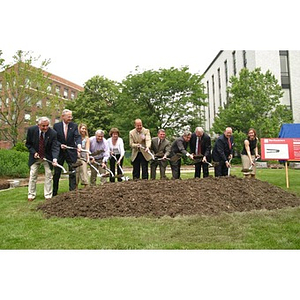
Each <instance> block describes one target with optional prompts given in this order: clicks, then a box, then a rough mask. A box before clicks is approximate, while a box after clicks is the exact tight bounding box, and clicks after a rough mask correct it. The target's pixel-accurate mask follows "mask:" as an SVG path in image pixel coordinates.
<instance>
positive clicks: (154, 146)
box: [150, 137, 171, 156]
mask: <svg viewBox="0 0 300 300" xmlns="http://www.w3.org/2000/svg"><path fill="white" fill-rule="evenodd" d="M158 141H159V137H154V138H152V140H151V147H150V149H151V150H152V152H153V153H154V156H155V155H156V154H157V153H163V154H164V155H166V156H169V155H170V151H171V144H170V142H169V141H168V140H167V139H163V140H161V141H160V143H159V145H158Z"/></svg>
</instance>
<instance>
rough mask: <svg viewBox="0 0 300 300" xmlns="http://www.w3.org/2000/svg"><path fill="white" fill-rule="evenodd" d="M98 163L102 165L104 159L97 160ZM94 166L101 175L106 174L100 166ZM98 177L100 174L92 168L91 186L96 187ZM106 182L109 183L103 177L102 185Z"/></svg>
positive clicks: (101, 179)
mask: <svg viewBox="0 0 300 300" xmlns="http://www.w3.org/2000/svg"><path fill="white" fill-rule="evenodd" d="M96 162H98V163H100V164H101V163H102V159H96ZM92 165H93V166H94V167H95V168H96V169H97V170H98V171H99V173H100V174H104V173H106V171H105V170H104V169H103V168H101V167H100V166H99V165H98V164H95V163H93V164H92ZM97 175H98V173H97V172H96V171H95V170H94V168H91V185H96V182H97ZM105 182H107V178H106V177H101V178H100V183H101V184H103V183H105Z"/></svg>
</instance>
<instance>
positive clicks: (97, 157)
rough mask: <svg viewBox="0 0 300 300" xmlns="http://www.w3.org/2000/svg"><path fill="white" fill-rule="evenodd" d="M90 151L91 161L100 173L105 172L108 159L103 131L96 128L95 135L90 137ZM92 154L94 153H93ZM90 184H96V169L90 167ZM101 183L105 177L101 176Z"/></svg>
mask: <svg viewBox="0 0 300 300" xmlns="http://www.w3.org/2000/svg"><path fill="white" fill-rule="evenodd" d="M90 151H91V153H92V157H91V163H92V164H93V166H94V167H95V168H96V169H97V170H98V171H99V173H100V174H104V173H106V171H105V169H106V168H107V165H106V164H107V161H108V159H109V156H110V153H109V146H108V142H107V140H106V138H105V137H104V131H103V130H101V129H98V130H97V131H96V132H95V135H94V136H92V137H90ZM93 154H94V155H93ZM90 180H91V185H92V186H93V185H96V181H97V171H96V170H95V169H94V168H91V179H90ZM100 181H101V183H104V182H106V181H107V178H105V177H101V179H100Z"/></svg>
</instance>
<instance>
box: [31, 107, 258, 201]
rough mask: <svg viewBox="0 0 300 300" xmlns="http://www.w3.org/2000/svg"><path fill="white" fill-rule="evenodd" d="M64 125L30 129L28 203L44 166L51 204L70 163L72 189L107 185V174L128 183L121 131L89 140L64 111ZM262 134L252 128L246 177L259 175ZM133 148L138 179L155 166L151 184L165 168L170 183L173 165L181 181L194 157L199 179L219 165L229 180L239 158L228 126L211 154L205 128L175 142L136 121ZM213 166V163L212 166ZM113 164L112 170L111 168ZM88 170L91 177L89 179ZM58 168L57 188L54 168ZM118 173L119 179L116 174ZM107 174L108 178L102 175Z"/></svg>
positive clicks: (247, 143)
mask: <svg viewBox="0 0 300 300" xmlns="http://www.w3.org/2000/svg"><path fill="white" fill-rule="evenodd" d="M61 118H62V120H61V122H58V123H55V124H54V126H53V129H52V128H50V120H49V119H48V118H47V117H41V118H39V120H38V124H37V125H35V126H32V127H30V128H29V129H28V132H27V138H26V147H27V148H28V150H29V167H30V178H29V185H28V201H33V200H34V199H35V197H36V182H37V176H38V169H39V166H40V165H41V164H42V165H43V166H44V168H45V184H44V197H45V199H50V198H51V197H53V196H55V195H57V193H58V188H59V180H60V177H61V173H62V171H65V169H64V168H63V167H62V166H63V164H64V163H65V162H66V163H67V165H68V174H69V190H70V191H71V190H75V189H76V188H77V187H78V184H79V182H81V185H83V186H85V187H86V186H88V185H89V184H90V185H92V186H93V185H96V181H97V176H98V175H100V182H101V183H104V182H106V181H107V178H106V176H104V175H105V174H107V171H109V174H110V178H109V180H110V182H115V179H116V178H117V180H118V181H122V178H124V172H123V169H122V166H123V160H124V155H125V149H124V142H123V139H122V138H121V137H120V132H119V130H118V128H112V129H111V130H110V131H109V136H110V137H109V138H108V139H106V138H105V137H104V131H103V130H101V129H99V130H97V131H96V132H95V135H94V136H92V137H89V134H88V128H87V125H86V124H79V126H78V125H77V124H76V123H74V122H72V119H73V118H72V111H70V110H68V109H65V110H63V112H62V116H61ZM257 140H258V139H257V137H256V132H255V130H254V129H253V128H251V129H250V130H249V132H248V138H247V139H246V140H245V141H244V149H243V151H242V164H243V170H244V171H245V172H244V174H245V176H252V177H253V176H255V160H256V159H257V158H258V157H259V154H258V148H257ZM129 146H130V148H131V163H132V167H133V168H132V178H133V179H134V180H135V179H140V178H141V179H148V178H149V174H148V165H149V162H150V179H152V180H154V179H156V170H157V167H159V172H160V179H167V177H166V168H167V165H168V164H170V167H171V171H172V179H180V171H181V159H182V157H184V156H185V157H188V158H190V159H191V160H192V161H193V163H194V165H195V173H194V177H195V178H197V177H198V178H200V176H201V170H202V171H203V177H208V176H209V167H210V166H214V171H215V176H216V177H218V176H227V175H228V171H229V170H230V167H231V165H230V162H231V159H232V157H233V146H234V143H233V136H232V128H230V127H228V128H226V129H225V131H224V133H223V134H222V135H221V136H220V137H219V138H218V139H217V140H216V143H215V145H214V148H213V149H211V138H210V136H209V135H208V134H207V133H206V132H204V130H203V128H202V127H197V128H196V129H195V132H193V133H192V132H190V131H184V133H183V134H182V136H180V137H178V138H177V139H175V140H174V141H173V142H172V143H171V142H170V141H169V140H168V139H167V138H166V133H165V130H164V129H159V130H158V133H157V136H156V137H153V138H151V134H150V130H149V129H147V128H145V127H143V123H142V120H141V119H136V120H135V121H134V128H133V129H132V130H131V131H130V132H129ZM212 161H213V164H212V163H211V162H212ZM108 163H109V168H108ZM88 165H90V170H91V176H90V182H89V178H88ZM53 167H54V175H53V184H52V169H53ZM116 172H117V175H116ZM102 175H103V176H102Z"/></svg>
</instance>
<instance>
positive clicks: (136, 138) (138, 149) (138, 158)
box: [129, 119, 152, 179]
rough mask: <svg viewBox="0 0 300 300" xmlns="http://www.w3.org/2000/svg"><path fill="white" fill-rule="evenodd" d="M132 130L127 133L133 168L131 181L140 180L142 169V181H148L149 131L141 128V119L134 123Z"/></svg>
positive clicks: (149, 157)
mask: <svg viewBox="0 0 300 300" xmlns="http://www.w3.org/2000/svg"><path fill="white" fill-rule="evenodd" d="M134 127H135V128H134V129H132V130H131V131H130V132H129V146H130V148H131V162H132V166H133V170H132V177H133V179H140V169H141V167H142V179H148V177H149V174H148V161H149V160H150V159H151V158H152V156H151V154H150V150H149V148H150V146H151V135H150V131H149V129H146V128H144V127H143V123H142V120H141V119H136V120H135V121H134Z"/></svg>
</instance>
